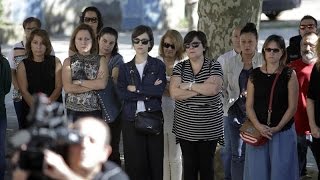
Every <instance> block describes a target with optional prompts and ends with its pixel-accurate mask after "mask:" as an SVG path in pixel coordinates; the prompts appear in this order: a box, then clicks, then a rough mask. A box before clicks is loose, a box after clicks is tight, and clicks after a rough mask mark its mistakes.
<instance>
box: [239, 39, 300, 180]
mask: <svg viewBox="0 0 320 180" xmlns="http://www.w3.org/2000/svg"><path fill="white" fill-rule="evenodd" d="M262 54H263V57H264V60H265V63H264V64H263V66H262V67H259V68H256V69H254V70H252V73H251V74H250V78H249V81H248V87H247V92H248V93H247V102H246V109H247V115H248V117H249V119H250V120H251V122H252V123H253V124H254V126H255V127H256V128H257V129H258V130H259V131H260V133H261V134H262V135H263V136H264V137H266V138H268V139H269V140H268V141H267V143H266V144H264V145H261V146H252V145H250V144H247V147H246V148H247V149H246V160H245V170H244V179H245V180H255V179H261V180H269V179H272V180H283V179H292V180H298V179H299V169H298V154H297V139H296V132H295V128H294V125H293V123H294V119H293V116H294V114H295V112H296V109H297V103H298V80H297V77H296V73H295V71H294V70H293V69H291V68H289V67H287V66H285V62H286V59H287V51H286V46H285V42H284V39H283V38H282V37H281V36H278V35H271V36H269V37H268V38H267V39H266V41H265V43H264V44H263V47H262ZM277 76H278V78H277V81H276V84H275V86H274V93H273V99H272V105H271V108H272V111H271V115H270V119H268V109H269V108H268V106H269V100H270V92H271V88H272V84H273V82H274V80H275V78H276V77H277Z"/></svg>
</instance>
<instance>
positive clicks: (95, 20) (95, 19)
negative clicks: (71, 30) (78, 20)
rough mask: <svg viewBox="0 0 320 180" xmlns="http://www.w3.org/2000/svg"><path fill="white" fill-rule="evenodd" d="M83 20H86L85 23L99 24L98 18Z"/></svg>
mask: <svg viewBox="0 0 320 180" xmlns="http://www.w3.org/2000/svg"><path fill="white" fill-rule="evenodd" d="M83 20H84V22H85V23H89V22H92V23H97V22H98V18H96V17H92V18H90V17H84V18H83Z"/></svg>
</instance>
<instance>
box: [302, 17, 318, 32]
mask: <svg viewBox="0 0 320 180" xmlns="http://www.w3.org/2000/svg"><path fill="white" fill-rule="evenodd" d="M317 26H318V22H317V20H316V19H315V18H314V17H312V16H310V15H306V16H303V18H302V19H301V21H300V24H299V34H300V35H301V36H304V35H305V34H306V33H308V32H314V33H317Z"/></svg>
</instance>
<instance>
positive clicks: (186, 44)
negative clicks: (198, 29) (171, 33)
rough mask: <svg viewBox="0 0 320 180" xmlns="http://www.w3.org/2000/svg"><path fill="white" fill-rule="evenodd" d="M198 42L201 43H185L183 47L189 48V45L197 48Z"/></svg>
mask: <svg viewBox="0 0 320 180" xmlns="http://www.w3.org/2000/svg"><path fill="white" fill-rule="evenodd" d="M200 44H201V42H192V43H185V44H184V47H185V48H186V49H189V48H190V47H193V48H197V47H199V45H200Z"/></svg>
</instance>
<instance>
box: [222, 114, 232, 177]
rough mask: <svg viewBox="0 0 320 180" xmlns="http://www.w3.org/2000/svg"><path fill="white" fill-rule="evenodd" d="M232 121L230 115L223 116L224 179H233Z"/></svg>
mask: <svg viewBox="0 0 320 180" xmlns="http://www.w3.org/2000/svg"><path fill="white" fill-rule="evenodd" d="M229 126H230V123H229V122H228V117H227V116H223V129H224V147H222V148H221V159H222V163H223V170H224V179H225V180H231V157H232V156H231V140H230V127H229Z"/></svg>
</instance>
